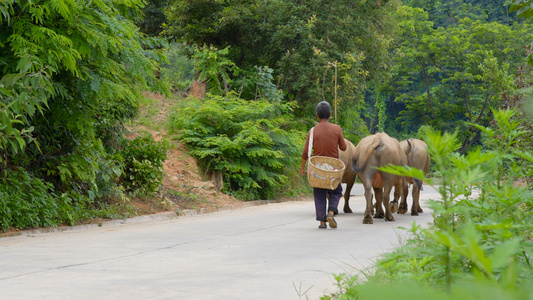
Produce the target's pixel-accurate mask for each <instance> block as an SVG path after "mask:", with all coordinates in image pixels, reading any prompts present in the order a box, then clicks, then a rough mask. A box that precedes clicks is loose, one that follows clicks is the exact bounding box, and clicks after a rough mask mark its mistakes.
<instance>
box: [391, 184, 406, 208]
mask: <svg viewBox="0 0 533 300" xmlns="http://www.w3.org/2000/svg"><path fill="white" fill-rule="evenodd" d="M402 193H403V189H402V187H400V186H398V185H396V186H394V200H392V202H391V203H390V211H391V213H395V212H397V211H398V199H400V197H401V195H402Z"/></svg>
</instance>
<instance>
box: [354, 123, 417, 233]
mask: <svg viewBox="0 0 533 300" xmlns="http://www.w3.org/2000/svg"><path fill="white" fill-rule="evenodd" d="M389 164H392V165H397V166H404V165H406V164H407V158H406V155H405V152H404V151H403V150H402V149H401V147H400V143H399V142H398V140H397V139H395V138H392V137H390V136H388V135H387V134H386V133H383V132H380V133H376V134H374V135H371V136H367V137H365V138H363V139H362V140H361V141H360V142H359V144H357V146H356V147H355V149H354V155H353V158H352V163H351V165H352V167H353V169H354V171H355V172H356V173H357V176H358V177H359V179H360V180H361V182H362V183H363V186H364V188H365V198H366V209H365V216H364V219H363V224H372V223H373V219H372V212H373V211H374V207H373V205H372V189H374V193H375V194H376V213H375V215H374V218H382V217H384V218H385V220H388V221H394V217H393V216H392V212H391V207H390V206H389V198H390V192H391V190H392V187H393V186H394V188H395V190H398V191H402V190H403V188H404V187H405V186H406V185H407V183H406V181H405V177H403V176H398V175H394V174H390V173H385V172H381V171H378V170H376V168H379V167H382V166H385V165H389ZM400 196H401V197H402V201H405V199H404V193H401V194H400ZM383 206H385V213H383Z"/></svg>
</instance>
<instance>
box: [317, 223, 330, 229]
mask: <svg viewBox="0 0 533 300" xmlns="http://www.w3.org/2000/svg"><path fill="white" fill-rule="evenodd" d="M318 228H320V229H326V228H328V226H326V224H320V225H318Z"/></svg>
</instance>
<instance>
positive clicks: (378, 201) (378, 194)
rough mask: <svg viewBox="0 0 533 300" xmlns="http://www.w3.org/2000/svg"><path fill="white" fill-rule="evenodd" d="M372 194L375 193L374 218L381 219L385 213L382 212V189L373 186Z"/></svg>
mask: <svg viewBox="0 0 533 300" xmlns="http://www.w3.org/2000/svg"><path fill="white" fill-rule="evenodd" d="M374 194H375V195H376V205H375V208H376V213H375V214H374V218H378V219H383V217H385V213H384V212H383V189H382V188H374Z"/></svg>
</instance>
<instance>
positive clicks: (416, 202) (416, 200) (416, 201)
mask: <svg viewBox="0 0 533 300" xmlns="http://www.w3.org/2000/svg"><path fill="white" fill-rule="evenodd" d="M421 212H424V211H423V210H422V208H421V207H420V188H419V187H418V185H417V184H413V205H412V207H411V216H418V213H421Z"/></svg>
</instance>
